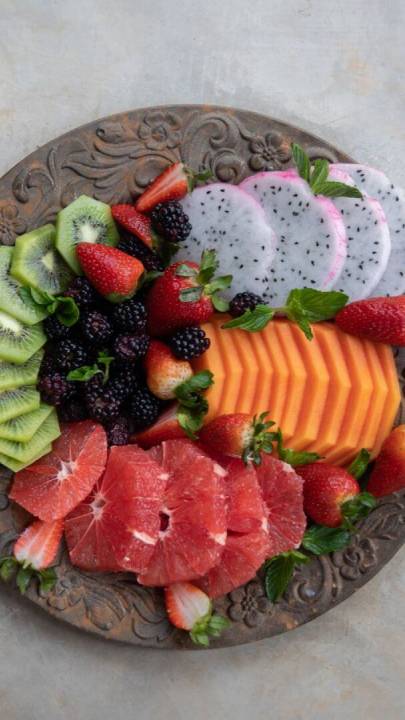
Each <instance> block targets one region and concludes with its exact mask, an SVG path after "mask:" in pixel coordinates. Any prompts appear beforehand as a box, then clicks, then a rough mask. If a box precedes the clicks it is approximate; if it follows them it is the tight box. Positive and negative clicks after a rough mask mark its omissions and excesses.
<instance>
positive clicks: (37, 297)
mask: <svg viewBox="0 0 405 720" xmlns="http://www.w3.org/2000/svg"><path fill="white" fill-rule="evenodd" d="M27 289H28V291H29V293H30V294H31V299H32V300H33V301H34V303H36V304H37V305H51V304H52V303H53V302H54V301H55V296H54V295H50V294H49V293H48V292H45V291H44V290H36V289H35V288H27Z"/></svg>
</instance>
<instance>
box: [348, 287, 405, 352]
mask: <svg viewBox="0 0 405 720" xmlns="http://www.w3.org/2000/svg"><path fill="white" fill-rule="evenodd" d="M335 321H336V324H337V325H338V326H339V327H340V328H341V330H344V331H345V332H347V333H350V334H351V335H357V336H358V337H361V338H366V339H368V340H374V341H375V342H383V343H387V344H388V345H401V346H405V296H403V295H398V296H395V297H377V298H371V299H370V300H357V301H356V302H353V303H350V305H346V307H344V308H343V309H342V310H340V311H339V312H338V314H337V315H336V317H335Z"/></svg>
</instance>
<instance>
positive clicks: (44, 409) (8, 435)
mask: <svg viewBox="0 0 405 720" xmlns="http://www.w3.org/2000/svg"><path fill="white" fill-rule="evenodd" d="M52 410H53V408H52V407H51V405H45V403H41V405H40V406H39V408H38V410H33V411H32V412H29V413H25V414H24V415H17V417H15V418H12V419H11V420H7V421H6V422H5V423H0V439H2V440H12V441H13V442H17V443H26V442H28V441H29V440H31V439H32V438H33V436H34V435H35V433H36V432H37V430H38V428H39V427H40V426H41V425H42V423H43V422H44V421H45V420H46V418H47V417H48V416H49V415H50V414H51V412H52Z"/></svg>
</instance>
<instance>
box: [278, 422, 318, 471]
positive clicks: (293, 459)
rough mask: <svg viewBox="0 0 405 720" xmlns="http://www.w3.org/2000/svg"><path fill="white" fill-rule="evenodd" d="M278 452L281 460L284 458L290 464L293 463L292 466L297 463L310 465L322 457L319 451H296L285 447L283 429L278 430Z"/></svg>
mask: <svg viewBox="0 0 405 720" xmlns="http://www.w3.org/2000/svg"><path fill="white" fill-rule="evenodd" d="M277 453H278V456H279V458H280V460H283V462H286V463H288V465H291V466H292V467H295V466H296V465H308V464H309V463H313V462H316V461H317V460H319V459H320V456H319V455H318V453H313V452H305V451H304V450H299V451H296V450H292V449H291V448H286V447H284V445H283V434H282V432H281V430H278V432H277Z"/></svg>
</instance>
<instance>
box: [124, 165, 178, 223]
mask: <svg viewBox="0 0 405 720" xmlns="http://www.w3.org/2000/svg"><path fill="white" fill-rule="evenodd" d="M191 179H192V175H191V173H190V172H189V171H188V170H187V169H186V167H185V165H183V163H180V162H177V163H174V164H173V165H170V166H169V167H168V168H166V170H164V171H163V172H162V173H161V174H160V175H158V177H157V178H156V179H155V180H154V181H153V182H152V183H151V184H150V185H149V187H147V188H146V190H145V192H143V193H142V195H141V196H140V197H139V198H138V200H137V201H136V203H135V207H136V209H137V210H138V211H139V212H141V213H148V212H150V211H151V210H152V209H153V208H154V207H155V205H157V204H158V203H162V202H163V203H164V202H168V201H169V200H180V199H181V198H183V197H184V196H185V195H187V193H188V192H189V191H190V190H191V187H192V186H191V183H190V181H191Z"/></svg>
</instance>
